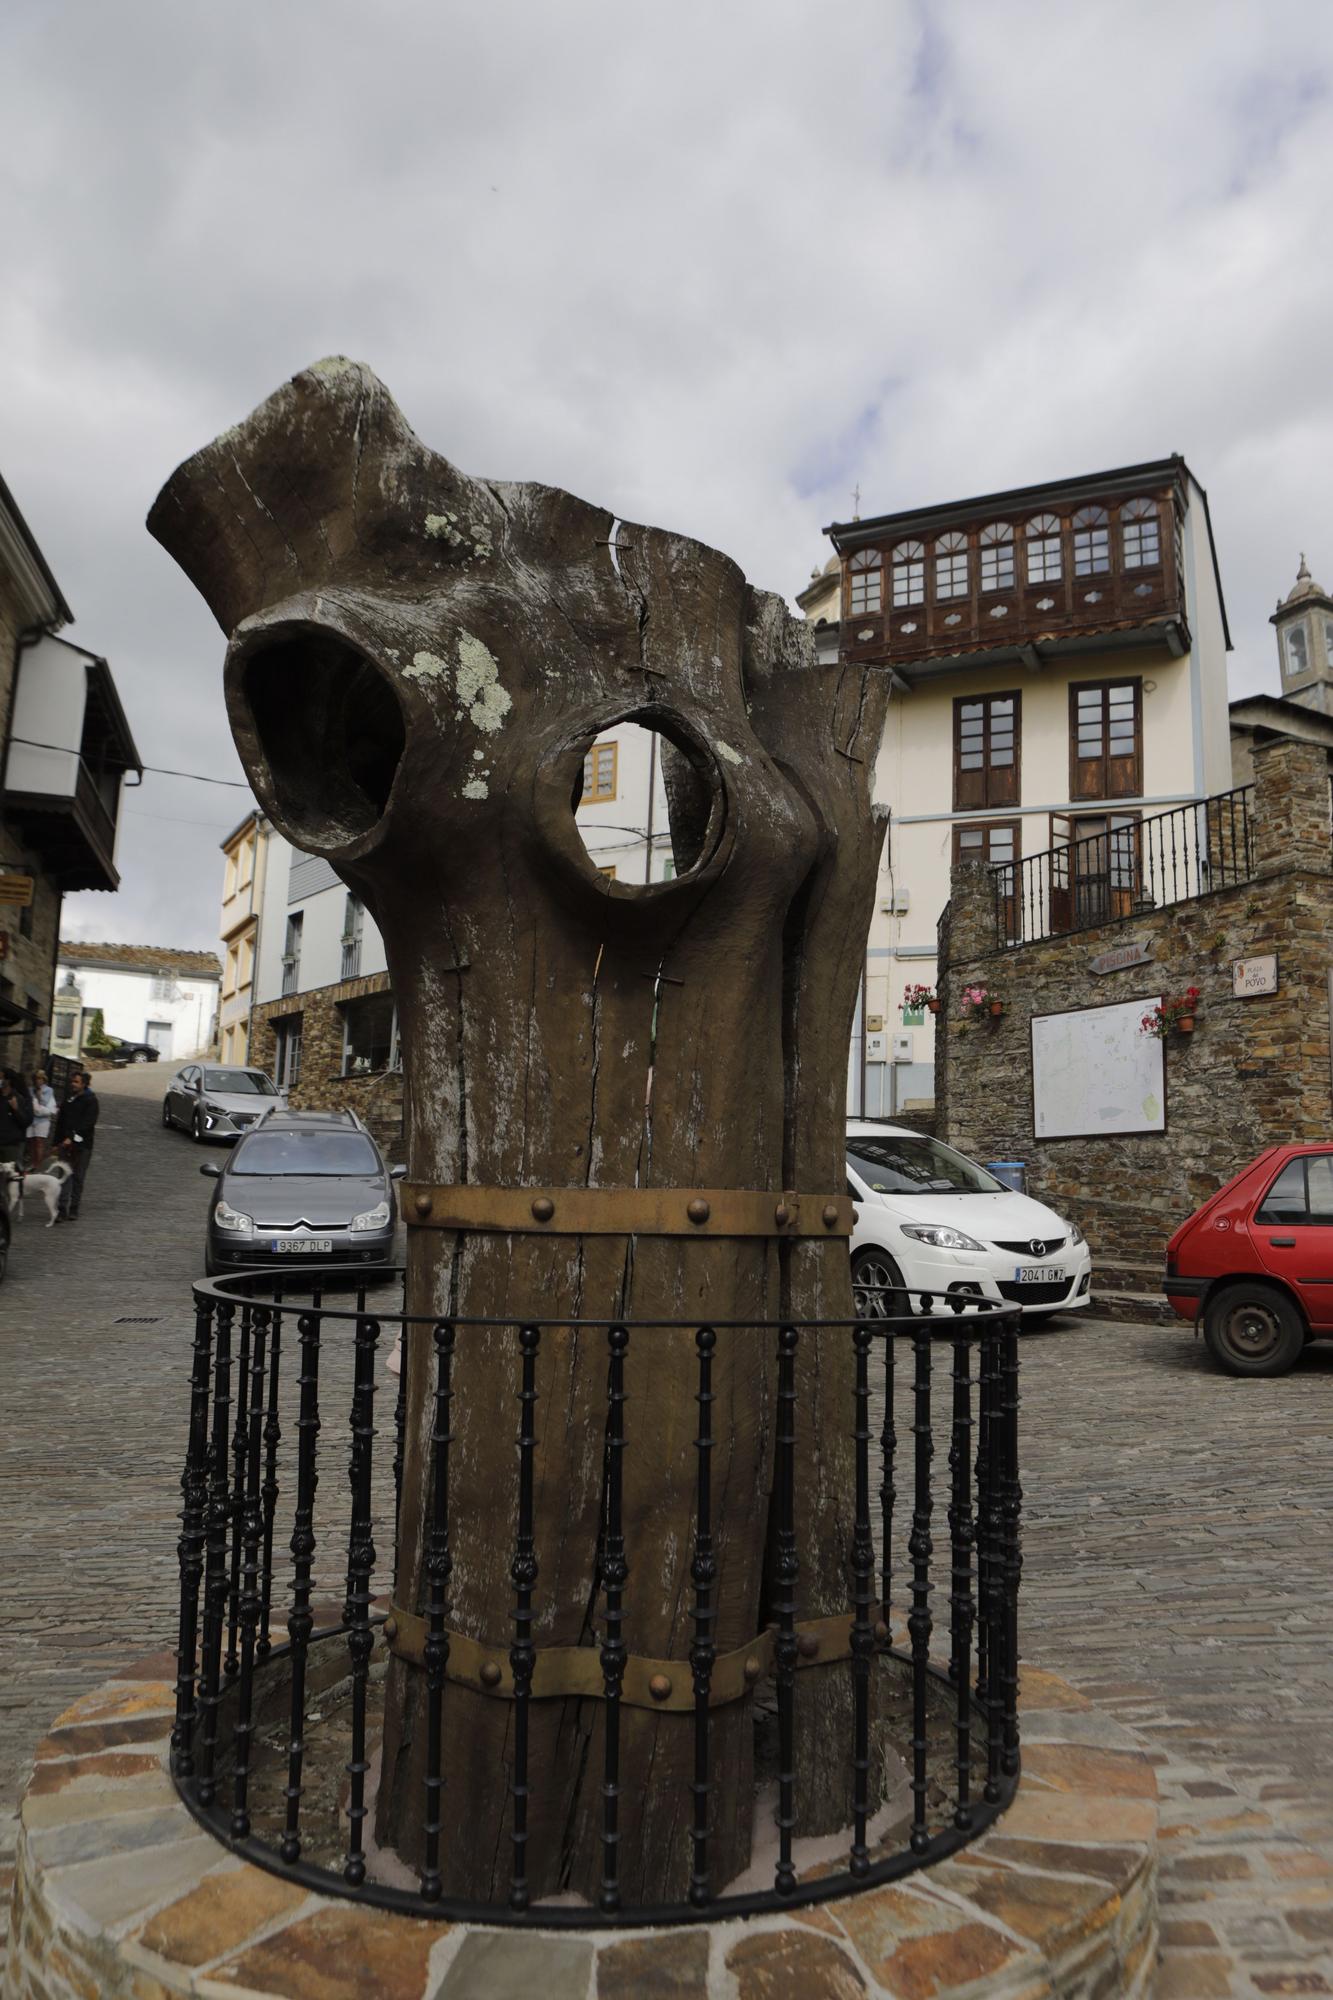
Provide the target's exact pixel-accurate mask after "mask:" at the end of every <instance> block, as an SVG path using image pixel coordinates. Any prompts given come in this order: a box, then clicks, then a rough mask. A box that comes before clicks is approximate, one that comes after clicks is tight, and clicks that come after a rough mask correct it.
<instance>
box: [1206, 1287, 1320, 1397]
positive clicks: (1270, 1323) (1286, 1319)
mask: <svg viewBox="0 0 1333 2000" xmlns="http://www.w3.org/2000/svg"><path fill="white" fill-rule="evenodd" d="M1203 1337H1204V1339H1205V1341H1206V1342H1207V1345H1208V1352H1209V1353H1210V1354H1211V1355H1212V1357H1213V1359H1214V1361H1215V1362H1216V1363H1217V1365H1218V1367H1219V1368H1224V1369H1225V1370H1226V1372H1227V1374H1228V1375H1285V1374H1286V1373H1287V1371H1288V1369H1289V1368H1294V1367H1295V1365H1296V1363H1297V1361H1298V1360H1299V1359H1300V1354H1301V1349H1302V1348H1303V1347H1304V1345H1305V1327H1304V1325H1303V1323H1302V1320H1301V1316H1300V1314H1299V1313H1298V1312H1297V1310H1296V1307H1295V1306H1294V1305H1293V1304H1292V1302H1291V1300H1290V1299H1289V1298H1288V1297H1287V1296H1286V1294H1285V1293H1284V1292H1278V1291H1274V1290H1273V1289H1272V1288H1271V1287H1269V1286H1268V1285H1244V1284H1242V1285H1224V1286H1223V1287H1222V1289H1221V1291H1220V1292H1218V1293H1216V1294H1215V1296H1214V1297H1213V1298H1211V1299H1210V1300H1209V1302H1208V1305H1207V1307H1206V1308H1205V1310H1204V1316H1203Z"/></svg>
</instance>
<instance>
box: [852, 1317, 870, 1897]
mask: <svg viewBox="0 0 1333 2000" xmlns="http://www.w3.org/2000/svg"><path fill="white" fill-rule="evenodd" d="M852 1342H853V1347H854V1350H855V1355H856V1385H855V1389H854V1392H853V1393H854V1398H855V1403H856V1428H855V1430H854V1431H853V1433H852V1436H853V1440H854V1443H855V1446H856V1516H855V1522H854V1525H853V1529H852V1633H851V1646H852V1852H851V1870H852V1873H853V1875H857V1876H861V1875H865V1874H866V1873H867V1872H868V1871H869V1868H870V1849H869V1847H868V1845H867V1843H866V1826H867V1822H868V1820H869V1816H870V1668H871V1663H872V1661H873V1659H874V1656H875V1628H874V1621H873V1620H872V1618H871V1615H870V1613H871V1609H872V1607H873V1605H874V1602H875V1545H874V1543H873V1541H872V1540H871V1535H870V1342H871V1333H870V1328H869V1327H868V1326H863V1325H860V1324H858V1325H857V1326H856V1328H855V1330H854V1332H853V1334H852Z"/></svg>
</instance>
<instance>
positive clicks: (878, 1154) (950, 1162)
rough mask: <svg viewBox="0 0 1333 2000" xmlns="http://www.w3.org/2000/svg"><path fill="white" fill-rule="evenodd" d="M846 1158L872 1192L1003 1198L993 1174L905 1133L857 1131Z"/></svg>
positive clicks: (934, 1143) (1001, 1187)
mask: <svg viewBox="0 0 1333 2000" xmlns="http://www.w3.org/2000/svg"><path fill="white" fill-rule="evenodd" d="M847 1160H848V1163H849V1165H850V1166H851V1169H852V1171H853V1173H856V1174H859V1175H860V1176H861V1179H862V1180H863V1181H864V1182H865V1184H866V1186H867V1187H868V1188H870V1189H871V1190H872V1191H873V1192H874V1193H875V1194H1007V1193H1008V1192H1009V1190H1008V1189H1007V1188H1006V1187H1005V1186H1004V1183H1003V1182H1002V1181H997V1180H996V1178H995V1176H994V1174H988V1173H987V1172H986V1169H985V1168H984V1167H979V1166H978V1165H977V1163H976V1161H975V1160H967V1159H964V1157H963V1155H962V1154H961V1153H955V1151H954V1149H953V1147H952V1146H942V1145H941V1144H940V1142H939V1140H938V1139H927V1138H926V1137H925V1136H924V1135H922V1136H918V1135H916V1134H914V1133H910V1132H885V1133H882V1134H871V1133H868V1132H860V1133H857V1135H856V1136H855V1138H852V1139H849V1140H848V1141H847Z"/></svg>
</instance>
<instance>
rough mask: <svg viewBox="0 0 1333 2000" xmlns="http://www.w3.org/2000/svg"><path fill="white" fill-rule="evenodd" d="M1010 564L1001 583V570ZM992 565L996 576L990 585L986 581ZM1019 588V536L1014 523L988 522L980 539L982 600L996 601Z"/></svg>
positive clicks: (978, 550)
mask: <svg viewBox="0 0 1333 2000" xmlns="http://www.w3.org/2000/svg"><path fill="white" fill-rule="evenodd" d="M1006 560H1007V562H1008V568H1009V574H1008V577H1007V578H1005V579H1003V580H1002V579H1001V578H1000V575H999V570H1000V567H1001V564H1002V562H1004V561H1006ZM988 564H989V566H990V568H991V570H992V571H993V572H994V578H993V580H992V581H991V582H989V583H988V582H987V581H986V569H987V565H988ZM1017 588H1018V535H1017V531H1016V530H1015V527H1014V524H1013V522H1012V521H988V522H987V523H986V525H985V527H984V528H983V529H982V530H981V532H980V534H979V535H978V536H977V589H978V592H979V593H980V595H981V596H982V597H995V596H998V595H999V594H1000V593H1001V592H1004V591H1013V590H1016V589H1017Z"/></svg>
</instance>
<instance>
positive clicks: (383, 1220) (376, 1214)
mask: <svg viewBox="0 0 1333 2000" xmlns="http://www.w3.org/2000/svg"><path fill="white" fill-rule="evenodd" d="M392 1214H393V1210H392V1209H391V1208H390V1207H389V1204H388V1202H387V1201H382V1202H380V1203H378V1205H377V1206H376V1207H374V1208H368V1209H367V1210H366V1212H365V1214H364V1215H354V1216H353V1217H352V1227H353V1229H387V1228H388V1226H389V1218H390V1216H391V1215H392Z"/></svg>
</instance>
